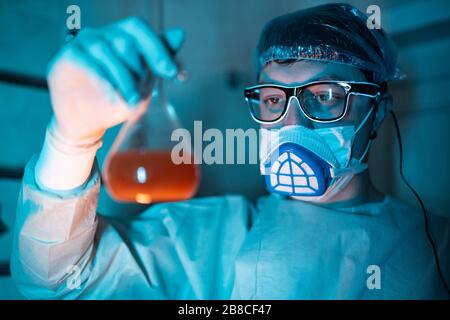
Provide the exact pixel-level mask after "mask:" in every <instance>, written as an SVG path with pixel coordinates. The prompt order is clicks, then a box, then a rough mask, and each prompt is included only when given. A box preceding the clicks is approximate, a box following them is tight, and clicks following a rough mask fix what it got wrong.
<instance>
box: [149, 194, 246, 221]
mask: <svg viewBox="0 0 450 320" xmlns="http://www.w3.org/2000/svg"><path fill="white" fill-rule="evenodd" d="M252 210H253V206H252V204H251V203H250V201H249V200H248V199H246V198H245V197H244V196H242V195H226V196H217V197H204V198H194V199H190V200H186V201H178V202H167V203H159V204H155V205H153V206H151V207H150V208H149V209H147V210H146V211H145V212H143V213H142V215H141V217H142V218H147V217H149V218H150V217H157V216H160V217H161V218H163V219H166V220H168V219H169V220H177V221H179V222H180V223H181V221H184V222H183V223H189V221H191V222H192V223H194V222H195V223H197V224H198V223H201V221H204V223H213V222H214V221H216V222H217V221H224V220H226V221H230V222H235V223H236V222H237V220H239V221H240V222H241V223H245V221H247V219H249V217H250V215H251V212H252Z"/></svg>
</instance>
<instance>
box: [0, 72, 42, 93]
mask: <svg viewBox="0 0 450 320" xmlns="http://www.w3.org/2000/svg"><path fill="white" fill-rule="evenodd" d="M0 82H5V83H8V84H13V85H21V86H26V87H32V88H37V89H45V90H48V85H47V80H46V79H45V78H40V77H35V76H30V75H26V74H21V73H17V72H9V71H4V70H0Z"/></svg>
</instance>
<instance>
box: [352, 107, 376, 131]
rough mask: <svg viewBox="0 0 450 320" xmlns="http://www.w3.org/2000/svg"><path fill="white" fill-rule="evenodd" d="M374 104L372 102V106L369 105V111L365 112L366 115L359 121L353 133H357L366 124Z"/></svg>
mask: <svg viewBox="0 0 450 320" xmlns="http://www.w3.org/2000/svg"><path fill="white" fill-rule="evenodd" d="M373 109H375V108H374V106H373V104H372V106H371V107H370V111H369V112H367V115H366V116H365V117H364V119H363V121H361V123H360V124H359V126H358V128H357V129H356V130H355V135H356V134H357V133H358V131H359V130H360V129H361V128H362V127H363V126H364V125H365V124H366V122H367V119H369V117H370V115H371V114H372V112H373Z"/></svg>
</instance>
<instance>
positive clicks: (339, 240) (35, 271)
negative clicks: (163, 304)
mask: <svg viewBox="0 0 450 320" xmlns="http://www.w3.org/2000/svg"><path fill="white" fill-rule="evenodd" d="M36 159H37V157H36V156H34V157H33V158H32V159H31V160H30V162H29V163H28V164H27V167H26V172H25V176H24V179H23V184H22V189H21V193H20V198H19V201H18V209H17V217H16V229H15V242H14V248H13V252H12V257H11V260H12V265H11V267H12V268H11V269H12V274H13V277H14V280H15V281H16V283H17V285H18V287H19V289H20V291H21V292H22V293H23V294H24V295H25V296H26V297H28V298H44V299H55V298H63V299H75V298H79V299H106V298H109V299H229V298H236V299H380V298H382V299H419V298H425V299H434V298H448V296H447V295H446V293H445V291H444V289H443V287H442V284H441V283H440V282H439V278H438V275H437V272H436V268H435V264H434V259H433V256H432V251H431V247H430V244H429V242H428V241H427V239H426V236H425V232H424V224H423V216H422V214H421V213H420V212H417V211H415V210H413V209H411V208H409V207H407V206H405V205H404V204H402V203H400V202H399V201H397V200H395V199H393V198H392V197H389V196H386V197H385V198H384V200H383V201H381V202H378V203H367V204H364V205H361V206H357V207H351V208H347V209H339V210H336V209H330V208H324V207H320V206H316V205H312V204H308V203H303V202H301V201H296V200H289V199H285V198H282V197H279V196H276V195H271V196H268V197H264V198H261V199H260V200H259V201H258V202H257V204H256V206H252V204H251V203H250V202H249V201H247V200H246V199H245V198H244V197H242V196H233V195H229V196H222V197H211V198H200V199H193V200H189V201H184V202H176V203H162V204H155V205H153V206H151V207H149V208H148V209H147V210H145V211H144V212H142V214H140V215H139V217H138V218H137V219H133V220H119V219H107V218H104V217H101V216H98V215H96V208H97V201H98V194H99V188H100V179H99V173H98V167H97V165H95V166H94V168H93V170H92V173H91V176H90V178H89V180H88V181H87V182H86V183H85V184H84V185H83V186H81V187H80V188H77V189H76V190H72V191H71V192H64V193H62V192H56V191H51V190H42V189H40V188H39V187H38V186H37V185H36V183H35V177H34V166H35V163H36ZM431 227H432V230H433V236H434V239H435V241H436V243H437V244H438V251H439V254H440V257H441V264H442V266H443V271H444V276H445V277H446V278H447V279H449V278H450V274H449V268H448V266H449V264H448V258H449V252H450V251H449V225H448V221H447V220H446V219H444V218H439V217H437V216H432V218H431ZM374 266H375V267H374ZM74 268H75V269H74ZM374 268H375V269H374ZM74 270H77V272H74ZM373 270H376V271H375V272H374V271H373ZM374 277H375V278H377V277H378V278H377V279H378V280H373V279H374ZM77 281H78V282H77ZM374 283H375V284H376V285H375V286H374V285H373V284H374Z"/></svg>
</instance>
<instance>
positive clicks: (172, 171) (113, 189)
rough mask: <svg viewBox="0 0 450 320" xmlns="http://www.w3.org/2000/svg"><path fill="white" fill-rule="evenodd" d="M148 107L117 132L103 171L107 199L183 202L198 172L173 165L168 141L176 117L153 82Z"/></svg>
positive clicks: (158, 82) (192, 189)
mask: <svg viewBox="0 0 450 320" xmlns="http://www.w3.org/2000/svg"><path fill="white" fill-rule="evenodd" d="M154 88H155V89H154V90H153V93H152V97H151V99H150V102H149V106H148V108H147V109H146V110H144V111H140V112H136V113H135V114H134V115H133V116H132V118H130V119H129V120H128V121H127V122H126V123H125V124H124V125H123V127H122V128H121V130H120V132H119V134H118V136H117V138H116V140H115V141H114V143H113V145H112V147H111V150H110V151H109V153H108V156H107V157H106V159H105V164H104V168H103V179H104V182H105V185H106V187H107V190H108V192H109V194H110V195H111V197H112V198H113V199H115V200H116V201H120V202H138V203H153V202H161V201H177V200H185V199H189V198H190V197H192V196H193V195H194V194H195V192H196V190H197V187H198V184H199V178H200V169H199V167H198V166H197V165H195V164H194V161H193V155H192V153H191V154H190V155H189V156H190V157H191V158H192V161H191V163H190V164H178V165H177V164H175V163H174V162H173V161H172V159H171V151H172V147H173V146H174V145H175V142H172V141H171V139H170V137H171V134H172V132H173V130H175V129H176V128H179V121H178V117H177V115H176V113H175V110H174V108H173V106H172V105H171V104H170V103H168V101H167V100H166V97H165V95H164V92H163V80H162V79H159V78H158V79H156V81H155V87H154Z"/></svg>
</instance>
